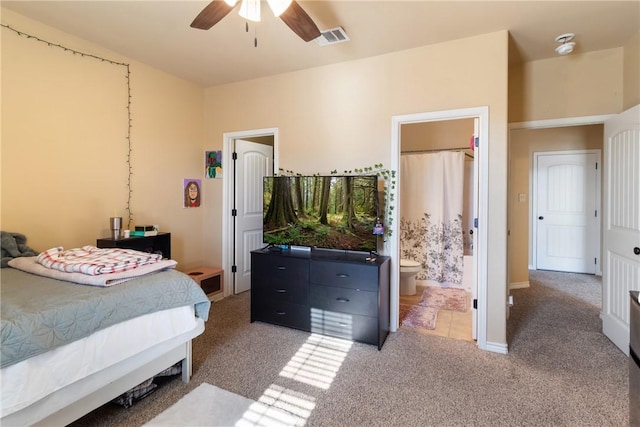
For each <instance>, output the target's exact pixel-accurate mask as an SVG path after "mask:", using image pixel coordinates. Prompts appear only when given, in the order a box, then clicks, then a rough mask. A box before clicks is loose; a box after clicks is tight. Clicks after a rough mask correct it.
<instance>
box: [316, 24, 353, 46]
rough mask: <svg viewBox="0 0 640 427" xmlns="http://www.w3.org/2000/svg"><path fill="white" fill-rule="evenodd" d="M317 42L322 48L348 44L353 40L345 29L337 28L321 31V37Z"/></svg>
mask: <svg viewBox="0 0 640 427" xmlns="http://www.w3.org/2000/svg"><path fill="white" fill-rule="evenodd" d="M315 40H316V43H318V45H320V46H328V45H330V44H336V43H344V42H348V41H349V40H351V39H350V38H349V36H348V35H347V33H346V32H345V31H344V28H342V27H336V28H331V29H330V30H322V31H320V35H319V36H318V37H317V38H316V39H315Z"/></svg>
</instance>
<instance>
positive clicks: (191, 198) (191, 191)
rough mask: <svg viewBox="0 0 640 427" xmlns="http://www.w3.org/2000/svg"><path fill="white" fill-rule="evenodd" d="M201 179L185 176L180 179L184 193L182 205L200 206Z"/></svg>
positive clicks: (187, 206) (186, 206) (189, 206)
mask: <svg viewBox="0 0 640 427" xmlns="http://www.w3.org/2000/svg"><path fill="white" fill-rule="evenodd" d="M201 187H202V186H201V181H200V180H199V179H192V178H185V179H184V180H183V181H182V188H183V194H184V205H183V206H184V207H185V208H197V207H199V206H200V200H201V194H202V191H201Z"/></svg>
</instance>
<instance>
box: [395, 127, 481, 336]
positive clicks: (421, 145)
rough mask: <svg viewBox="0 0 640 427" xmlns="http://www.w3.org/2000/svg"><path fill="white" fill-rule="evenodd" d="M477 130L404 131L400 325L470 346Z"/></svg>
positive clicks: (401, 177) (408, 129)
mask: <svg viewBox="0 0 640 427" xmlns="http://www.w3.org/2000/svg"><path fill="white" fill-rule="evenodd" d="M476 127H477V119H475V118H466V119H453V120H437V121H429V122H421V123H409V124H403V125H402V126H401V129H400V133H401V140H400V159H401V161H400V166H401V172H400V180H399V183H400V188H401V192H402V198H401V199H400V200H399V201H398V204H399V206H400V209H401V211H402V216H401V217H400V218H399V220H400V308H401V310H400V313H401V314H400V319H399V322H400V325H401V326H408V327H412V328H417V329H418V330H419V331H420V332H421V333H424V334H427V335H437V336H442V337H447V338H453V339H461V340H466V341H474V340H475V338H476V337H475V335H474V333H475V331H474V329H473V316H472V314H473V308H472V307H473V305H472V301H473V299H474V295H475V293H476V290H475V286H474V285H475V283H474V281H473V249H474V237H475V234H474V233H475V227H474V218H475V211H474V200H475V193H476V186H475V134H476ZM436 254H437V255H436ZM416 264H418V265H419V271H417V273H416V274H415V275H414V272H415V271H416V270H417V268H416V267H414V266H415V265H416ZM407 266H409V268H407ZM413 284H415V286H413ZM425 306H426V307H425ZM434 307H439V309H438V311H437V316H433V314H434V310H433V308H434Z"/></svg>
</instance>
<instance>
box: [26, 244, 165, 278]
mask: <svg viewBox="0 0 640 427" xmlns="http://www.w3.org/2000/svg"><path fill="white" fill-rule="evenodd" d="M161 260H162V255H160V254H150V253H146V252H140V251H135V250H132V249H120V248H104V249H101V248H96V247H95V246H83V247H81V248H75V249H67V250H64V249H63V248H62V247H56V248H51V249H49V250H47V251H44V252H42V253H41V254H40V255H38V256H37V258H36V261H37V262H38V263H39V264H41V265H43V266H44V267H47V268H51V269H54V270H59V271H64V272H66V273H83V274H88V275H91V276H96V275H99V274H106V273H117V272H122V271H128V270H133V269H135V268H137V267H140V266H142V265H147V264H152V263H155V262H158V261H161Z"/></svg>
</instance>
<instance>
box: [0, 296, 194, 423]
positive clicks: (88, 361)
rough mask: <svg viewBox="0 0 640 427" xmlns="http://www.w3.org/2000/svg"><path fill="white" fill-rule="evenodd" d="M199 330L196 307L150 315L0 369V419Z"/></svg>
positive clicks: (110, 327) (108, 328)
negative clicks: (163, 343) (110, 367)
mask: <svg viewBox="0 0 640 427" xmlns="http://www.w3.org/2000/svg"><path fill="white" fill-rule="evenodd" d="M196 325H197V319H196V317H195V310H194V307H193V306H192V305H191V306H182V307H178V308H173V309H168V310H163V311H159V312H155V313H150V314H146V315H143V316H139V317H136V318H133V319H131V320H128V321H125V322H121V323H118V324H115V325H112V326H109V327H107V328H105V329H101V330H99V331H97V332H95V333H93V334H92V335H89V336H88V337H85V338H82V339H80V340H77V341H74V342H71V343H69V344H65V345H63V346H60V347H57V348H55V349H53V350H51V351H49V352H46V353H42V354H39V355H37V356H34V357H32V358H29V359H27V360H23V361H21V362H18V363H15V364H13V365H10V366H7V367H5V368H2V369H0V396H2V399H1V400H0V416H2V417H5V416H7V415H9V414H12V413H14V412H16V411H19V410H20V409H23V408H25V407H27V406H29V405H31V404H32V403H34V402H37V401H38V400H40V399H42V398H43V397H45V396H47V395H48V394H50V393H52V392H54V391H57V390H60V389H61V388H63V387H65V386H67V385H69V384H72V383H74V382H75V381H77V380H79V379H82V378H84V377H87V376H89V375H92V374H94V373H96V372H98V371H100V370H102V369H104V368H107V367H109V366H112V365H115V364H117V363H118V362H120V361H122V360H125V359H127V358H129V357H131V356H134V355H136V354H138V353H140V352H142V351H144V350H146V349H148V348H150V347H153V346H154V345H156V344H159V343H162V342H164V341H167V340H169V339H171V338H172V337H175V336H176V335H179V334H182V333H185V332H188V331H190V330H192V329H194V328H195V327H196Z"/></svg>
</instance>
